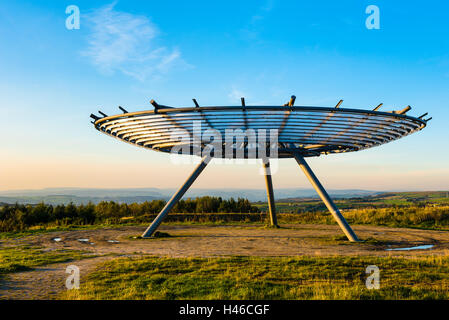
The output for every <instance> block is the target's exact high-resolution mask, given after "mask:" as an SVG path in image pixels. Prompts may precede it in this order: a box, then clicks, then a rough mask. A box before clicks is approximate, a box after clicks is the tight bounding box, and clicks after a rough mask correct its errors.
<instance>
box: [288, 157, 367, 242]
mask: <svg viewBox="0 0 449 320" xmlns="http://www.w3.org/2000/svg"><path fill="white" fill-rule="evenodd" d="M292 154H293V156H294V157H295V159H296V162H298V164H299V166H300V167H301V169H302V170H303V171H304V174H305V175H306V177H307V178H308V179H309V181H310V183H311V184H312V186H313V187H314V188H315V190H316V192H317V193H318V195H319V196H320V198H321V200H323V202H324V204H325V205H326V207H327V209H329V211H330V213H331V214H332V216H333V217H334V219H335V220H336V221H337V223H338V225H339V226H340V228H341V229H342V230H343V232H344V233H345V235H346V237H347V238H348V240H349V241H352V242H356V241H359V239H358V238H357V235H356V234H355V233H354V231H353V230H352V229H351V227H350V226H349V224H348V222H347V221H346V219H345V218H344V217H343V215H342V214H341V212H340V210H338V208H337V206H336V205H335V203H334V202H333V201H332V199H331V198H330V197H329V195H328V194H327V192H326V190H325V189H324V188H323V186H322V185H321V183H320V181H319V180H318V178H317V177H316V176H315V174H314V173H313V171H312V169H311V168H310V167H309V165H308V164H307V162H306V161H305V160H304V158H303V156H302V155H301V154H300V153H298V152H293V153H292Z"/></svg>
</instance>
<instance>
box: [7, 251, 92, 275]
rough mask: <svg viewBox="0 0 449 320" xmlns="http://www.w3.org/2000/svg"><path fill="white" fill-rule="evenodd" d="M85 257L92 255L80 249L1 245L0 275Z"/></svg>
mask: <svg viewBox="0 0 449 320" xmlns="http://www.w3.org/2000/svg"><path fill="white" fill-rule="evenodd" d="M87 257H93V255H87V254H86V252H84V251H80V250H53V251H44V250H43V249H42V248H40V247H34V246H14V247H3V248H0V277H2V276H3V275H5V274H8V273H12V272H19V271H26V270H31V269H32V268H33V267H37V266H42V265H48V264H52V263H58V262H66V261H71V260H79V259H84V258H87Z"/></svg>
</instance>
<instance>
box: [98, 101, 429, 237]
mask: <svg viewBox="0 0 449 320" xmlns="http://www.w3.org/2000/svg"><path fill="white" fill-rule="evenodd" d="M295 99H296V98H295V96H292V97H291V99H290V101H289V102H288V103H286V104H284V105H282V106H247V105H246V104H245V100H244V98H242V104H241V106H207V107H201V106H199V105H198V103H197V101H196V100H195V99H193V102H194V104H195V106H194V107H186V108H173V107H169V106H164V105H159V104H158V103H156V102H155V101H154V100H151V104H152V105H153V106H154V110H148V111H138V112H128V111H126V110H125V109H124V108H122V107H119V108H120V110H121V111H122V112H123V113H122V114H117V115H113V116H107V115H106V114H105V113H103V112H101V111H99V113H100V114H101V117H99V116H96V115H93V114H91V117H92V118H93V119H94V121H93V122H92V123H93V124H94V126H95V128H96V129H97V130H99V131H100V132H103V133H105V134H107V135H110V136H112V137H114V138H117V139H120V140H122V141H125V142H128V143H131V144H134V145H136V146H139V147H143V148H148V149H152V150H156V151H162V152H175V153H178V154H188V155H198V156H201V157H202V159H201V162H200V163H199V164H198V165H197V167H196V168H195V170H194V171H193V173H192V174H191V175H190V176H189V177H188V179H187V180H186V181H185V183H184V184H183V186H182V187H181V188H180V189H179V190H178V191H177V192H176V193H175V194H174V195H173V197H172V198H171V199H170V200H169V201H168V202H167V204H166V206H165V207H164V208H163V209H162V211H161V212H160V213H159V215H158V216H157V217H156V218H155V220H154V221H153V222H152V224H151V225H150V226H149V227H148V228H147V230H146V231H145V232H144V233H143V235H142V237H150V236H152V235H153V234H154V232H155V231H156V229H157V228H158V227H159V225H160V224H161V222H162V221H163V220H164V218H165V217H166V215H167V214H168V213H169V211H170V210H171V209H172V208H173V206H174V205H175V204H176V203H177V202H178V201H179V200H180V199H181V198H182V196H183V195H184V194H185V192H186V191H187V190H188V189H189V187H190V186H191V185H192V184H193V182H194V181H195V180H196V178H197V177H198V176H199V175H200V174H201V172H202V171H203V170H204V168H205V167H206V166H207V164H208V163H209V161H210V160H211V159H212V158H232V159H236V158H259V159H262V160H263V161H262V162H263V167H264V172H265V181H266V187H267V196H268V207H269V213H270V222H271V224H272V225H273V226H277V218H276V209H275V202H274V194H273V185H272V181H271V172H270V158H274V157H276V158H294V159H295V160H296V162H297V163H298V164H299V166H300V168H301V169H302V170H303V171H304V174H305V175H306V177H307V178H308V179H309V181H310V182H311V184H312V186H313V187H314V188H315V190H316V191H317V193H318V195H319V196H320V198H321V199H322V200H323V202H324V204H325V205H326V207H327V208H328V209H329V211H330V212H331V214H332V216H333V217H334V218H335V220H336V221H337V223H338V225H339V226H340V228H341V229H342V230H343V232H344V233H345V235H346V236H347V238H348V239H349V240H350V241H358V238H357V236H356V234H355V233H354V231H353V230H352V229H351V227H350V226H349V224H348V223H347V222H346V220H345V218H344V217H343V216H342V214H341V213H340V211H339V210H338V208H337V207H336V206H335V204H334V202H333V201H332V199H331V198H330V197H329V195H328V194H327V192H326V190H325V189H324V188H323V186H322V185H321V183H320V182H319V180H318V178H317V177H316V176H315V174H314V173H313V171H312V169H311V168H310V167H309V165H308V164H307V162H306V161H305V159H304V158H306V157H313V156H320V155H322V154H331V153H343V152H351V151H358V150H363V149H367V148H371V147H374V146H378V145H381V144H384V143H387V142H390V141H393V140H396V139H399V138H402V137H404V136H406V135H409V134H411V133H413V132H416V131H419V130H422V129H423V128H424V127H425V126H426V123H427V121H429V120H430V119H431V118H428V119H424V117H425V116H426V115H427V113H425V114H423V115H421V116H419V117H411V116H408V115H406V113H407V112H408V111H409V110H410V109H411V108H410V106H408V107H406V108H404V109H402V110H400V111H389V112H382V111H379V109H380V108H381V106H382V104H380V105H378V106H377V107H376V108H374V109H373V110H359V109H347V108H340V106H341V104H342V102H343V100H340V101H339V102H338V104H337V105H336V106H335V107H331V108H325V107H310V106H294V103H295ZM211 130H212V131H211ZM227 130H228V131H229V130H234V133H233V138H232V141H229V140H226V139H223V140H220V139H218V140H217V137H216V135H217V134H218V135H222V136H223V137H224V136H226V133H227V132H228V131H227ZM250 131H251V132H256V131H257V132H260V131H270V133H271V132H273V131H275V138H276V140H275V141H267V140H263V139H262V141H259V140H258V141H257V142H256V147H254V143H253V142H254V141H250V139H249V135H248V132H250ZM211 132H212V133H213V135H214V134H215V138H214V141H215V144H214V147H213V148H211V147H210V145H209V144H207V143H206V142H207V141H204V140H202V139H201V137H203V136H204V135H207V136H210V135H211ZM198 137H199V138H198ZM218 138H220V137H218ZM211 140H212V139H211ZM211 140H209V142H210V141H211ZM217 141H218V144H217ZM255 148H256V149H257V148H258V149H259V150H258V152H256V153H252V152H251V151H252V150H253V149H255ZM261 150H262V151H263V152H259V151H261ZM273 151H275V152H273Z"/></svg>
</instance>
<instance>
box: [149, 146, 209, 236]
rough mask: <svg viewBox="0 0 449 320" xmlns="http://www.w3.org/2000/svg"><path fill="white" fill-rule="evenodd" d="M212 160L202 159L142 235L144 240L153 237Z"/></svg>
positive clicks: (205, 157) (207, 157) (207, 156)
mask: <svg viewBox="0 0 449 320" xmlns="http://www.w3.org/2000/svg"><path fill="white" fill-rule="evenodd" d="M210 160H211V156H210V155H206V156H204V157H203V158H202V159H201V162H200V163H199V164H198V166H197V167H196V168H195V170H194V171H193V172H192V174H191V175H190V176H189V177H188V178H187V180H186V181H185V182H184V184H183V185H182V186H181V188H179V189H178V191H176V193H175V194H174V195H173V196H172V197H171V199H170V200H169V201H168V202H167V204H166V205H165V207H164V208H163V209H162V210H161V212H160V213H159V214H158V215H157V217H156V218H155V219H154V221H153V222H152V223H151V225H150V226H149V227H148V228H147V229H146V230H145V232H144V233H143V234H142V238H149V237H151V236H152V235H153V233H154V232H155V231H156V229H157V228H158V227H159V225H160V224H161V223H162V221H163V220H164V219H165V217H166V216H167V214H168V213H169V212H170V210H171V209H172V208H173V207H174V206H175V204H176V203H177V202H178V201H179V200H180V199H181V198H182V196H183V195H184V194H185V193H186V192H187V190H188V189H189V188H190V186H191V185H192V184H193V182H195V180H196V178H198V176H199V175H200V174H201V172H202V171H203V170H204V168H206V166H207V164H208V163H209V161H210Z"/></svg>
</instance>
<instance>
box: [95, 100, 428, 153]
mask: <svg viewBox="0 0 449 320" xmlns="http://www.w3.org/2000/svg"><path fill="white" fill-rule="evenodd" d="M94 125H95V128H96V129H97V130H99V131H101V132H103V133H106V134H108V135H110V136H113V137H115V138H117V139H120V140H122V141H125V142H128V143H131V144H134V145H137V146H140V147H144V148H148V149H153V150H156V151H162V152H174V151H175V150H177V151H175V152H176V153H181V154H190V155H200V153H201V152H203V149H204V148H205V147H206V146H207V144H209V143H210V142H212V141H213V139H210V137H211V136H214V135H215V137H217V136H216V135H217V134H219V135H221V137H222V139H221V142H220V140H215V146H216V150H215V151H214V152H213V153H212V154H213V156H214V157H226V158H246V157H248V154H250V152H249V151H250V150H253V149H252V148H254V146H253V143H252V142H253V140H251V139H249V138H248V137H249V135H252V134H256V136H257V135H258V134H261V133H262V132H265V135H266V140H265V141H264V140H262V139H260V140H257V141H258V146H259V147H260V146H263V147H262V148H265V149H266V152H267V153H268V154H271V156H269V157H272V155H273V153H270V152H272V151H273V150H274V148H277V156H278V157H279V158H288V157H292V152H299V153H301V154H302V156H304V157H310V156H319V155H320V154H329V153H341V152H351V151H358V150H362V149H367V148H371V147H374V146H378V145H381V144H384V143H387V142H390V141H393V140H396V139H399V138H401V137H404V136H406V135H409V134H411V133H413V132H415V131H419V130H421V129H423V128H424V127H425V126H426V121H424V120H422V119H420V118H415V117H411V116H407V115H403V114H398V113H394V112H380V111H371V110H358V109H346V108H324V107H305V106H295V107H289V106H246V107H242V106H223V107H217V106H214V107H197V108H169V107H163V108H162V107H161V108H160V109H158V110H157V111H155V110H149V111H139V112H132V113H123V114H118V115H114V116H107V117H104V118H100V119H98V120H96V121H95V122H94ZM226 130H228V133H229V132H231V131H232V130H234V131H233V133H234V135H235V139H234V138H233V140H226V137H229V135H226ZM270 130H272V131H270ZM270 133H271V134H272V137H274V136H275V135H276V133H277V140H272V141H277V142H276V143H275V146H274V145H273V143H271V144H270V140H269V139H270ZM199 137H202V138H203V141H200V140H201V139H200V138H199ZM231 137H232V135H231ZM257 137H259V136H257ZM260 141H262V142H260ZM218 145H220V146H221V147H222V150H221V154H220V152H218V151H219V150H218V147H217V146H218ZM173 148H175V149H173ZM226 148H228V149H226ZM231 149H232V150H233V153H232V154H231V156H229V153H227V154H226V150H227V151H229V150H231ZM256 157H257V158H261V157H262V156H260V155H256Z"/></svg>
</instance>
